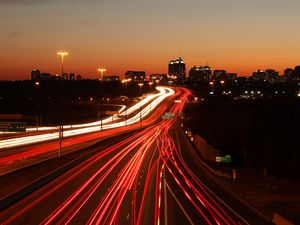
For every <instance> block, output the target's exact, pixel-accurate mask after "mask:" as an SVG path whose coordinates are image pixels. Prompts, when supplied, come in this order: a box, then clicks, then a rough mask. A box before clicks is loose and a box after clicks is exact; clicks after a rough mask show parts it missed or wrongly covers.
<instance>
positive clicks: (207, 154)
mask: <svg viewBox="0 0 300 225" xmlns="http://www.w3.org/2000/svg"><path fill="white" fill-rule="evenodd" d="M194 145H195V147H196V148H197V151H198V152H199V153H200V155H201V156H202V158H203V159H204V160H207V161H210V162H215V161H216V156H219V155H220V150H219V149H215V148H213V147H212V146H211V145H209V144H207V143H206V141H205V140H204V139H203V138H201V137H200V136H199V135H195V136H194Z"/></svg>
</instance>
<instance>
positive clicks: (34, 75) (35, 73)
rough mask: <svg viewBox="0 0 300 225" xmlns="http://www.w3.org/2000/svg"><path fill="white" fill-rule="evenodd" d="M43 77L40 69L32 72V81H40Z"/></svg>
mask: <svg viewBox="0 0 300 225" xmlns="http://www.w3.org/2000/svg"><path fill="white" fill-rule="evenodd" d="M40 76H41V71H40V70H38V69H34V70H32V71H31V80H39V79H40Z"/></svg>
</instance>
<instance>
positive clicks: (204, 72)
mask: <svg viewBox="0 0 300 225" xmlns="http://www.w3.org/2000/svg"><path fill="white" fill-rule="evenodd" d="M210 78H211V68H210V67H209V66H199V67H197V66H194V67H192V68H191V69H190V72H189V80H190V81H192V82H195V81H200V82H201V81H209V79H210Z"/></svg>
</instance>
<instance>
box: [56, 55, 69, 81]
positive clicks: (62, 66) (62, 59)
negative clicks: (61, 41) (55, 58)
mask: <svg viewBox="0 0 300 225" xmlns="http://www.w3.org/2000/svg"><path fill="white" fill-rule="evenodd" d="M57 55H59V56H61V76H63V74H64V57H65V56H67V55H69V53H68V52H63V51H59V52H58V53H57Z"/></svg>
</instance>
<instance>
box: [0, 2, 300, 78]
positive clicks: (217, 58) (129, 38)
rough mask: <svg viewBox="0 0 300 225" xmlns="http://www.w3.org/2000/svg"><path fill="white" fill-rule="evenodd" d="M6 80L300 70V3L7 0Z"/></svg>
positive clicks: (2, 57) (1, 68) (0, 71)
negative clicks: (180, 70) (62, 54)
mask: <svg viewBox="0 0 300 225" xmlns="http://www.w3.org/2000/svg"><path fill="white" fill-rule="evenodd" d="M0 5H1V8H0V15H1V16H0V18H1V22H0V23H1V27H2V29H1V31H0V40H1V43H2V46H1V53H0V79H1V80H5V79H28V78H29V76H30V72H31V70H32V69H34V68H38V69H40V70H41V71H48V72H50V73H52V74H58V73H60V59H59V58H58V56H57V55H56V52H57V51H59V50H68V51H69V52H70V56H68V57H67V58H66V62H65V71H66V72H68V73H70V72H75V73H78V74H82V75H84V76H85V77H90V78H97V77H98V76H99V73H98V72H97V68H99V67H104V68H106V69H107V74H117V75H120V77H123V76H124V74H125V72H126V71H127V70H144V71H147V74H151V73H167V71H168V66H167V63H168V62H169V61H170V60H171V59H172V58H176V57H179V56H181V57H182V58H183V59H184V60H185V62H186V67H187V70H189V69H190V68H191V67H193V66H194V65H197V66H200V65H206V64H208V65H209V66H211V67H212V68H213V69H225V70H226V71H228V72H234V73H235V72H236V73H238V75H239V76H241V75H251V74H252V72H254V71H256V70H257V69H269V68H272V69H275V70H277V71H279V73H280V74H282V73H283V70H284V69H285V68H288V67H291V68H294V66H296V65H298V64H299V62H298V61H297V60H298V59H297V53H298V52H299V50H300V47H299V46H298V45H297V42H298V40H299V37H300V32H299V31H297V30H296V27H297V21H299V19H300V18H299V17H300V16H299V14H298V11H297V9H298V8H299V6H300V3H299V2H297V1H294V0H290V1H289V4H286V3H284V2H282V1H277V0H264V1H258V0H255V1H251V2H241V1H237V0H230V1H226V3H224V2H221V1H217V0H214V1H205V0H202V1H194V0H191V1H189V2H181V1H177V0H176V1H170V0H165V1H163V2H160V1H151V2H147V1H135V0H128V1H125V2H124V1H121V2H120V1H116V0H111V1H109V0H101V1H83V2H81V1H72V2H71V1H67V0H66V1H52V2H51V3H49V2H46V1H34V0H31V1H17V0H15V1H5V0H2V1H0Z"/></svg>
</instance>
